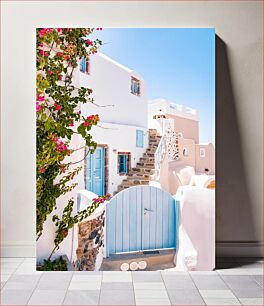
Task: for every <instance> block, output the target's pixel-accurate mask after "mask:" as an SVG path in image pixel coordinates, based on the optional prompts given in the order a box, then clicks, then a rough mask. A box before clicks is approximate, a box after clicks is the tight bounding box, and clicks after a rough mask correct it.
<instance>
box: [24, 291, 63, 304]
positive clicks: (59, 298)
mask: <svg viewBox="0 0 264 306" xmlns="http://www.w3.org/2000/svg"><path fill="white" fill-rule="evenodd" d="M65 294H66V291H65V290H35V291H34V292H33V294H32V296H31V298H30V300H29V302H28V305H62V302H63V300H64V297H65Z"/></svg>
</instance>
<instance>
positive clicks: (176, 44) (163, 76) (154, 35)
mask: <svg viewBox="0 0 264 306" xmlns="http://www.w3.org/2000/svg"><path fill="white" fill-rule="evenodd" d="M95 36H96V37H98V38H100V39H102V41H103V43H104V45H103V46H102V47H101V49H100V51H101V52H102V53H104V54H105V55H108V56H109V57H111V58H112V59H114V60H116V61H117V62H119V63H120V64H123V65H124V66H127V67H128V68H130V69H133V70H136V71H137V72H138V73H139V74H140V75H141V76H142V77H143V78H144V79H145V80H146V81H147V85H148V97H149V99H155V98H164V99H168V100H171V101H173V102H175V103H178V104H183V105H186V106H190V107H193V108H196V109H198V110H199V113H200V142H213V143H214V142H215V126H214V125H215V30H214V29H212V28H208V29H206V28H197V29H187V28H186V29H184V28H170V29H164V28H163V29H162V28H159V29H155V28H151V29H140V28H138V29H135V28H133V29H103V30H102V31H96V35H95Z"/></svg>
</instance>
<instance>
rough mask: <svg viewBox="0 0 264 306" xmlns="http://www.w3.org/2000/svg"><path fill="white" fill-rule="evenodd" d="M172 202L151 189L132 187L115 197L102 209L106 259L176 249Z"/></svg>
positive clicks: (175, 221)
mask: <svg viewBox="0 0 264 306" xmlns="http://www.w3.org/2000/svg"><path fill="white" fill-rule="evenodd" d="M177 215H178V209H177V205H176V201H175V200H174V199H173V197H172V196H171V195H170V194H169V193H168V192H166V191H164V190H162V189H159V188H156V187H152V186H134V187H130V188H127V189H125V190H123V191H121V192H119V193H118V194H116V195H115V196H114V197H113V198H112V199H111V200H110V202H109V203H108V204H107V207H106V256H109V255H111V254H114V253H119V252H131V251H141V250H150V249H151V250H152V249H162V248H176V242H177V239H176V237H177V223H178V222H177Z"/></svg>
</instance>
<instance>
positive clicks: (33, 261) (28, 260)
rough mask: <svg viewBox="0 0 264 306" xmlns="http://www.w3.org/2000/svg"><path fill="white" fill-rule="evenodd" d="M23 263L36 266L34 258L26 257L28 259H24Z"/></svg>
mask: <svg viewBox="0 0 264 306" xmlns="http://www.w3.org/2000/svg"><path fill="white" fill-rule="evenodd" d="M23 263H32V264H34V265H36V264H37V259H36V258H34V257H28V258H25V259H24V261H23Z"/></svg>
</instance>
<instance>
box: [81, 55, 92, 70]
mask: <svg viewBox="0 0 264 306" xmlns="http://www.w3.org/2000/svg"><path fill="white" fill-rule="evenodd" d="M80 71H81V72H84V73H87V74H90V61H89V58H88V57H87V58H84V57H83V58H82V59H81V62H80Z"/></svg>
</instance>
